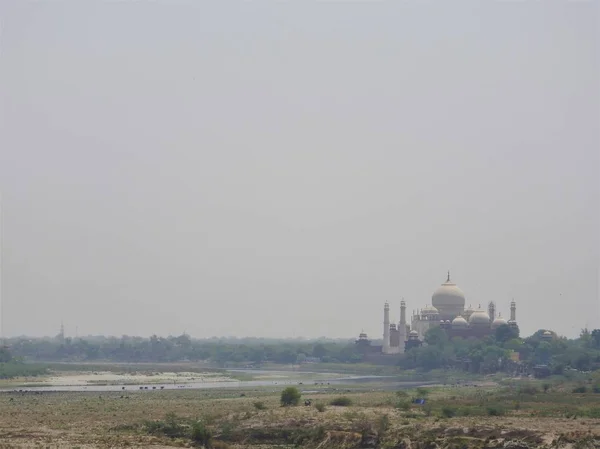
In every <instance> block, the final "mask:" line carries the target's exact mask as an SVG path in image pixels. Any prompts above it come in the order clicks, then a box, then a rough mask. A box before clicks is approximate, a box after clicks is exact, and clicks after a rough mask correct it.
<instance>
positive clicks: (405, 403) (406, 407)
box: [396, 401, 410, 411]
mask: <svg viewBox="0 0 600 449" xmlns="http://www.w3.org/2000/svg"><path fill="white" fill-rule="evenodd" d="M396 408H397V409H399V410H404V411H408V410H410V402H408V401H398V403H397V404H396Z"/></svg>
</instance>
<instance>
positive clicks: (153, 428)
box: [144, 413, 188, 438]
mask: <svg viewBox="0 0 600 449" xmlns="http://www.w3.org/2000/svg"><path fill="white" fill-rule="evenodd" d="M144 429H145V430H146V432H148V433H149V434H151V435H164V436H167V437H170V438H181V437H185V436H187V435H188V433H187V428H186V426H184V425H183V424H182V423H181V418H178V417H177V415H175V414H174V413H168V414H167V415H166V416H165V419H164V421H146V422H145V423H144Z"/></svg>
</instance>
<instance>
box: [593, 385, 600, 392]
mask: <svg viewBox="0 0 600 449" xmlns="http://www.w3.org/2000/svg"><path fill="white" fill-rule="evenodd" d="M592 391H593V392H594V393H600V385H594V386H593V387H592Z"/></svg>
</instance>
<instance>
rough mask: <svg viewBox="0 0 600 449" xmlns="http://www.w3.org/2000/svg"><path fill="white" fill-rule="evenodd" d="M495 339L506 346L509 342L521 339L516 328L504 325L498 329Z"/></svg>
mask: <svg viewBox="0 0 600 449" xmlns="http://www.w3.org/2000/svg"><path fill="white" fill-rule="evenodd" d="M494 337H495V338H496V341H497V342H498V343H500V344H504V343H506V342H507V341H510V340H514V339H515V338H519V331H518V330H517V329H515V328H512V327H510V326H509V325H507V324H502V325H500V326H498V328H497V329H496V331H495V333H494Z"/></svg>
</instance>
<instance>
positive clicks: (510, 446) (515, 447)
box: [504, 441, 531, 449]
mask: <svg viewBox="0 0 600 449" xmlns="http://www.w3.org/2000/svg"><path fill="white" fill-rule="evenodd" d="M504 449H531V448H530V447H529V444H527V443H525V442H524V441H507V442H505V443H504Z"/></svg>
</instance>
